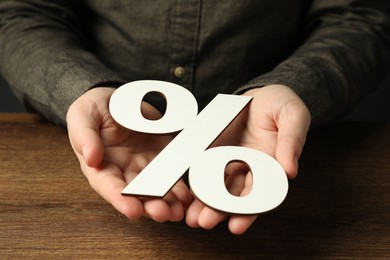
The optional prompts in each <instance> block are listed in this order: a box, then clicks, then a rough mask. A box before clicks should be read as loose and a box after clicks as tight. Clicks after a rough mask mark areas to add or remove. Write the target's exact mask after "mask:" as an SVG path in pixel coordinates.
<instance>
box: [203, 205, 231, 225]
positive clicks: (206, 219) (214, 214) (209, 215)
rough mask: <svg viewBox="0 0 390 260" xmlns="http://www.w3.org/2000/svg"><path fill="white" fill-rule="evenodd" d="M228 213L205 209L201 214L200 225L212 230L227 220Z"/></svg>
mask: <svg viewBox="0 0 390 260" xmlns="http://www.w3.org/2000/svg"><path fill="white" fill-rule="evenodd" d="M226 216H227V215H226V213H224V212H221V211H217V210H215V209H211V208H209V207H204V208H203V209H202V211H201V212H200V214H199V217H198V224H199V226H200V227H202V228H204V229H212V228H214V227H215V226H216V225H217V224H218V223H220V222H221V221H223V220H225V219H226Z"/></svg>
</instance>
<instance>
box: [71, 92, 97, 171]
mask: <svg viewBox="0 0 390 260" xmlns="http://www.w3.org/2000/svg"><path fill="white" fill-rule="evenodd" d="M98 111H99V110H98V109H97V108H96V105H95V104H94V103H93V102H91V101H90V100H84V99H83V98H82V97H80V98H79V99H78V100H76V101H75V103H73V104H72V106H71V107H70V108H69V110H68V113H67V126H68V135H69V140H70V143H71V145H72V147H73V150H74V151H75V153H76V155H77V157H78V158H79V160H82V159H83V160H84V162H85V163H86V165H88V166H89V167H97V166H99V165H100V164H101V162H102V160H103V153H104V151H103V150H104V148H103V143H102V141H101V139H100V134H99V129H100V125H101V121H102V120H101V116H100V114H99V112H98Z"/></svg>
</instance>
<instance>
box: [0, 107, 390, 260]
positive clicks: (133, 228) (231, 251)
mask: <svg viewBox="0 0 390 260" xmlns="http://www.w3.org/2000/svg"><path fill="white" fill-rule="evenodd" d="M22 258H24V259H107V258H109V259H121V258H122V259H123V258H126V259H269V258H287V259H291V258H297V259H390V124H389V123H337V124H334V125H329V126H324V127H321V128H318V129H316V130H313V131H312V132H311V133H310V135H309V137H308V142H307V145H306V147H305V150H304V155H303V157H302V158H301V160H300V172H299V175H298V177H297V179H295V180H292V181H290V189H289V194H288V196H287V198H286V200H285V201H284V203H282V205H281V206H280V207H278V208H277V209H276V210H274V211H272V212H270V213H268V214H264V215H262V216H260V217H259V218H258V220H257V221H256V222H255V224H254V225H253V226H252V227H251V229H250V230H249V231H248V232H247V233H245V234H244V235H241V236H236V235H232V234H230V233H229V231H228V230H227V228H226V223H221V224H220V225H219V226H218V227H217V228H216V229H214V230H211V231H206V230H201V229H192V228H189V227H187V226H186V225H185V223H182V222H180V223H155V222H153V221H150V220H148V219H141V220H138V221H131V220H128V219H125V218H124V217H123V216H122V215H120V214H119V213H117V212H116V211H115V210H114V209H113V208H112V207H111V206H110V205H109V204H107V203H106V202H105V201H104V200H103V199H102V198H100V197H99V196H98V195H97V194H96V193H95V192H94V191H93V190H92V189H91V188H90V187H89V184H88V182H87V180H86V179H85V177H84V176H83V174H82V172H81V170H80V168H79V165H78V162H77V160H76V157H75V155H74V154H73V152H72V150H71V147H70V145H69V141H68V137H67V132H66V129H64V128H62V127H60V126H55V125H53V124H51V123H49V122H47V121H45V120H44V119H42V118H40V117H39V116H37V115H33V114H0V259H22Z"/></svg>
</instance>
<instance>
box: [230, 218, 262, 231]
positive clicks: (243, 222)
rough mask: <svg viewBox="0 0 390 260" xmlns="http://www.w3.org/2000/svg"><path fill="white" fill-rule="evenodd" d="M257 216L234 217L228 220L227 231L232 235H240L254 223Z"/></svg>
mask: <svg viewBox="0 0 390 260" xmlns="http://www.w3.org/2000/svg"><path fill="white" fill-rule="evenodd" d="M256 219H257V215H250V216H244V215H234V216H231V217H230V219H229V224H228V226H229V230H230V232H232V233H233V234H236V235H241V234H243V233H244V232H245V231H247V230H248V228H249V227H250V226H251V225H252V224H253V222H255V220H256Z"/></svg>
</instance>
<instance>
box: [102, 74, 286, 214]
mask: <svg viewBox="0 0 390 260" xmlns="http://www.w3.org/2000/svg"><path fill="white" fill-rule="evenodd" d="M150 92H158V93H161V94H162V95H163V96H164V97H165V98H166V102H167V109H166V111H165V113H164V115H163V117H162V118H161V119H159V120H147V119H145V118H144V117H143V116H142V113H141V103H142V100H143V98H144V97H145V95H146V94H148V93H150ZM251 99H252V98H251V97H248V96H237V95H225V94H218V95H217V96H216V97H215V98H214V99H213V100H212V101H211V102H210V103H209V104H208V105H207V106H206V107H205V108H204V109H203V110H202V111H201V112H200V113H199V114H198V115H196V113H197V103H196V99H195V97H194V96H193V95H192V93H191V92H189V91H188V90H186V89H185V88H183V87H181V86H179V85H176V84H173V83H169V82H163V81H153V80H146V81H135V82H131V83H127V84H125V85H123V86H121V87H120V88H118V89H117V90H116V91H115V92H114V93H113V95H112V97H111V99H110V104H109V108H110V113H111V115H112V117H113V118H114V120H116V121H117V122H118V123H119V124H121V125H122V126H124V127H126V128H128V129H131V130H134V131H140V132H146V133H170V132H175V131H179V130H181V129H182V131H181V132H180V133H178V134H177V136H176V137H175V138H174V139H173V140H172V141H171V142H170V143H169V144H168V145H167V146H166V147H165V148H164V149H163V150H162V151H161V152H160V153H159V154H158V155H157V156H156V157H155V158H154V159H153V160H152V161H151V162H150V163H149V164H148V165H147V166H146V167H145V168H144V169H143V170H142V171H141V172H140V173H139V174H138V175H137V177H136V178H135V179H133V180H132V181H131V182H130V183H129V184H128V185H127V187H126V188H125V189H124V190H123V191H122V194H124V195H140V196H154V197H163V196H164V195H165V194H166V193H167V192H168V191H169V190H170V189H171V188H172V187H173V185H175V183H176V182H177V181H178V180H179V179H180V178H181V177H182V175H183V174H184V173H185V171H186V170H188V168H190V172H189V179H190V184H191V188H192V191H193V193H194V194H195V196H198V197H199V199H200V200H201V201H202V202H203V203H205V204H206V205H208V206H210V207H212V208H215V209H218V210H221V211H225V212H229V213H235V214H258V213H262V212H265V211H268V210H271V209H273V208H275V207H277V206H278V205H279V204H280V203H281V202H282V201H283V200H284V198H285V196H286V194H287V191H288V181H287V177H286V174H285V173H284V171H283V169H282V167H281V166H280V165H279V163H278V162H277V161H276V160H275V159H274V158H272V157H270V156H268V155H267V154H265V153H263V152H261V151H257V150H253V149H249V148H244V147H230V146H226V147H220V148H218V149H217V148H212V149H209V150H207V149H208V148H209V146H210V144H211V143H212V142H213V141H214V140H215V139H216V138H217V137H218V136H219V135H220V134H221V133H222V132H223V131H224V129H225V128H226V127H227V126H228V125H229V124H230V123H231V122H232V121H233V120H234V118H235V117H236V116H237V115H238V114H239V113H240V112H241V111H242V110H243V109H244V107H245V106H246V105H248V104H249V102H250V101H251ZM206 150H207V151H206ZM215 151H219V152H217V153H216V152H215ZM218 154H219V156H218ZM233 160H241V161H243V162H245V163H247V164H248V166H249V168H250V169H251V174H252V176H253V184H252V189H251V192H250V193H249V194H248V195H246V196H243V197H236V196H233V195H231V194H230V193H229V192H228V191H227V189H226V186H225V182H224V178H223V175H224V168H225V167H226V165H227V164H228V163H229V162H230V161H233Z"/></svg>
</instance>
